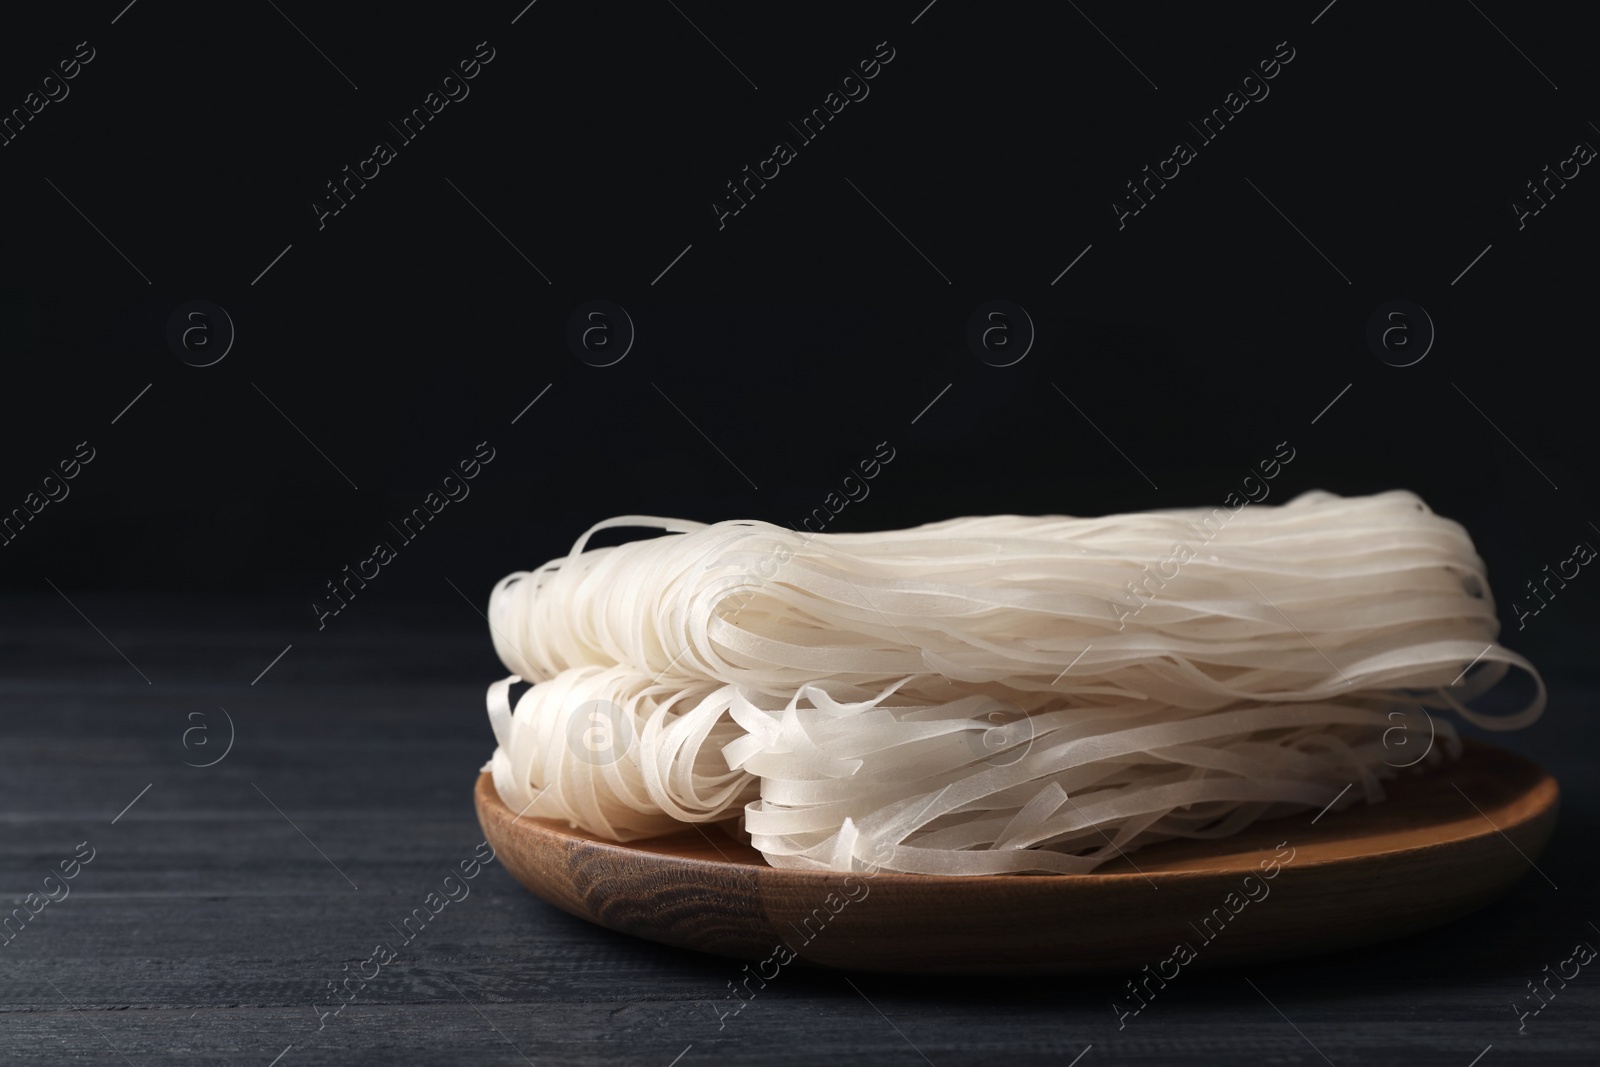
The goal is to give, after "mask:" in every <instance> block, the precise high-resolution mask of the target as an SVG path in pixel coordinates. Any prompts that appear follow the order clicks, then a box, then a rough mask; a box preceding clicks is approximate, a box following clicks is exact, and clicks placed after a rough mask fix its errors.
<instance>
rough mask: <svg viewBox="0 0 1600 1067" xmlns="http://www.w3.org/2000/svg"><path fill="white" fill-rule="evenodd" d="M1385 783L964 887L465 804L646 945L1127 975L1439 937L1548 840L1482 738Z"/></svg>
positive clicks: (573, 902) (580, 908) (924, 969)
mask: <svg viewBox="0 0 1600 1067" xmlns="http://www.w3.org/2000/svg"><path fill="white" fill-rule="evenodd" d="M1386 788H1387V790H1388V794H1389V796H1388V799H1387V800H1385V801H1383V802H1382V803H1379V804H1374V805H1367V804H1364V803H1357V804H1356V805H1355V806H1353V807H1350V808H1346V809H1345V810H1343V811H1327V812H1325V813H1323V814H1322V815H1320V816H1318V815H1314V813H1309V812H1308V813H1304V814H1301V815H1296V816H1290V817H1287V818H1281V819H1272V820H1268V821H1265V822H1260V823H1257V824H1255V825H1254V826H1251V827H1249V828H1248V829H1246V830H1245V831H1244V832H1243V833H1240V834H1237V835H1235V836H1233V837H1229V838H1226V839H1223V840H1218V841H1172V842H1164V843H1162V844H1158V845H1152V846H1150V847H1148V848H1143V849H1139V850H1138V851H1136V852H1134V853H1132V854H1131V855H1132V861H1131V862H1130V861H1129V860H1128V859H1119V860H1116V861H1114V862H1112V863H1108V864H1106V865H1105V866H1103V867H1101V868H1099V869H1098V870H1097V871H1096V872H1095V873H1093V874H1086V875H1006V876H996V877H976V878H958V877H933V876H928V875H908V874H892V873H880V874H873V875H867V874H857V875H844V874H838V873H833V872H819V871H792V870H779V869H776V868H773V867H769V866H767V864H766V862H765V861H764V860H763V859H762V857H761V854H760V853H758V852H756V851H755V850H753V849H751V848H749V847H748V846H746V845H743V844H740V843H738V842H736V841H734V840H733V838H732V837H730V836H729V835H728V834H727V833H725V832H724V831H723V830H722V829H721V828H719V827H715V826H710V827H706V828H705V832H704V833H703V834H702V833H701V832H699V831H697V830H695V829H692V828H691V829H689V830H686V831H684V832H683V833H677V834H672V835H670V836H665V837H659V838H653V839H651V840H648V841H636V842H633V843H631V844H628V845H618V844H615V843H612V842H607V841H602V840H598V839H596V838H594V837H591V836H589V835H587V834H584V833H582V832H581V831H576V830H572V829H570V828H568V827H566V826H564V825H557V824H555V823H552V822H548V821H545V820H540V819H531V818H523V819H518V818H516V816H515V815H514V813H513V812H512V811H511V810H510V809H509V808H507V807H506V806H505V804H503V803H502V802H501V800H500V797H499V794H497V793H496V792H495V788H494V783H493V780H492V779H491V777H490V776H489V775H487V774H484V775H482V776H480V777H479V779H478V787H477V806H478V819H479V821H480V822H481V823H482V824H483V830H484V833H485V834H486V835H487V837H488V840H489V842H490V844H492V845H493V846H494V849H495V852H496V853H497V855H498V857H499V859H500V861H501V862H502V863H503V864H505V866H506V869H507V870H509V871H510V872H511V873H512V875H514V876H515V877H516V879H517V880H518V881H519V882H521V883H522V884H523V885H524V886H526V887H527V888H528V889H530V890H532V891H533V892H534V893H535V894H537V895H538V896H539V897H541V898H543V899H544V900H546V901H548V902H549V903H551V904H554V905H555V906H556V907H558V908H562V909H563V910H565V911H568V912H571V913H572V914H573V915H576V916H578V917H579V918H582V919H587V920H589V921H590V922H593V923H598V924H599V925H601V926H605V927H609V928H610V929H612V930H619V931H621V932H623V933H628V934H633V935H635V936H637V937H643V938H648V939H649V940H651V941H659V942H661V943H663V944H667V945H677V946H681V947H683V948H691V949H697V950H699V951H701V952H711V953H716V954H719V955H724V956H734V957H739V958H743V959H748V960H773V961H774V962H773V963H769V964H767V965H766V966H767V967H769V968H770V967H774V966H777V965H780V964H782V963H786V962H788V953H791V952H792V953H793V954H794V956H795V957H798V959H799V960H800V961H803V962H807V963H813V964H820V965H824V966H829V967H842V968H850V969H856V970H864V971H888V972H898V973H924V974H934V973H945V974H996V973H1079V974H1082V973H1094V972H1103V971H1113V972H1124V973H1127V974H1130V975H1133V974H1137V973H1138V972H1139V971H1140V969H1141V968H1142V967H1144V965H1146V964H1149V965H1151V967H1152V968H1159V967H1161V966H1165V967H1167V968H1169V969H1170V967H1171V966H1174V965H1175V964H1176V965H1193V966H1208V965H1209V966H1215V965H1219V964H1234V963H1241V962H1245V961H1257V960H1267V959H1278V958H1284V957H1288V956H1301V955H1307V954H1310V953H1315V952H1321V951H1325V950H1329V949H1334V948H1349V947H1352V946H1355V945H1361V944H1369V943H1372V942H1375V941H1382V940H1386V939H1388V938H1393V937H1398V936H1400V935H1402V934H1408V933H1412V932H1415V931H1417V930H1424V929H1427V928H1429V927H1433V926H1439V925H1442V924H1444V923H1447V922H1450V921H1451V920H1453V919H1457V918H1459V917H1461V916H1463V915H1466V914H1468V913H1469V912H1472V911H1474V910H1476V909H1478V908H1481V907H1483V906H1484V905H1485V904H1488V903H1489V902H1490V901H1492V900H1494V899H1495V898H1496V897H1498V896H1500V895H1501V894H1502V893H1504V892H1506V890H1508V889H1509V888H1510V887H1511V886H1512V885H1513V884H1514V883H1515V882H1516V881H1517V880H1518V879H1520V878H1521V877H1523V875H1525V874H1526V873H1527V872H1528V870H1529V864H1530V863H1532V862H1536V861H1537V860H1538V857H1539V853H1540V851H1541V850H1542V849H1543V848H1544V846H1545V844H1546V842H1548V841H1549V840H1550V834H1551V832H1552V831H1553V830H1554V828H1555V820H1556V808H1557V801H1558V796H1559V791H1558V789H1557V786H1556V781H1555V779H1554V778H1552V777H1550V775H1548V774H1546V773H1545V772H1544V771H1543V770H1541V769H1540V768H1538V767H1537V766H1535V765H1534V764H1532V763H1530V762H1528V761H1527V760H1525V759H1523V758H1521V757H1520V756H1515V755H1512V754H1511V753H1509V752H1504V751H1502V750H1500V749H1496V748H1491V747H1489V746H1487V745H1481V744H1475V743H1471V742H1469V743H1468V744H1467V747H1466V750H1465V752H1464V754H1463V755H1462V758H1461V759H1460V760H1458V761H1456V762H1455V763H1453V764H1449V765H1446V766H1445V767H1442V768H1439V769H1436V770H1434V771H1432V772H1430V773H1427V774H1420V775H1415V776H1412V775H1409V774H1408V775H1406V776H1404V777H1402V778H1401V779H1400V780H1398V781H1394V782H1390V783H1388V784H1387V786H1386ZM1280 844H1281V845H1282V847H1281V848H1280V847H1279V846H1280ZM1274 859H1276V860H1277V861H1278V862H1277V866H1273V861H1274ZM1135 863H1136V864H1137V865H1138V866H1137V868H1135V867H1134V864H1135ZM1268 872H1270V873H1271V874H1272V877H1270V878H1268V877H1266V874H1267V873H1268ZM1247 878H1248V879H1249V880H1248V881H1247V880H1246V879H1247ZM1180 944H1181V945H1186V946H1187V947H1188V952H1189V953H1190V954H1192V957H1190V958H1185V954H1183V953H1179V952H1178V951H1177V946H1179V945H1180ZM1175 954H1176V956H1177V958H1176V961H1175V964H1174V963H1170V962H1167V963H1164V961H1172V960H1174V957H1175ZM763 973H764V974H767V976H768V977H770V976H771V975H770V972H768V971H763ZM1169 976H1170V975H1169Z"/></svg>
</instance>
